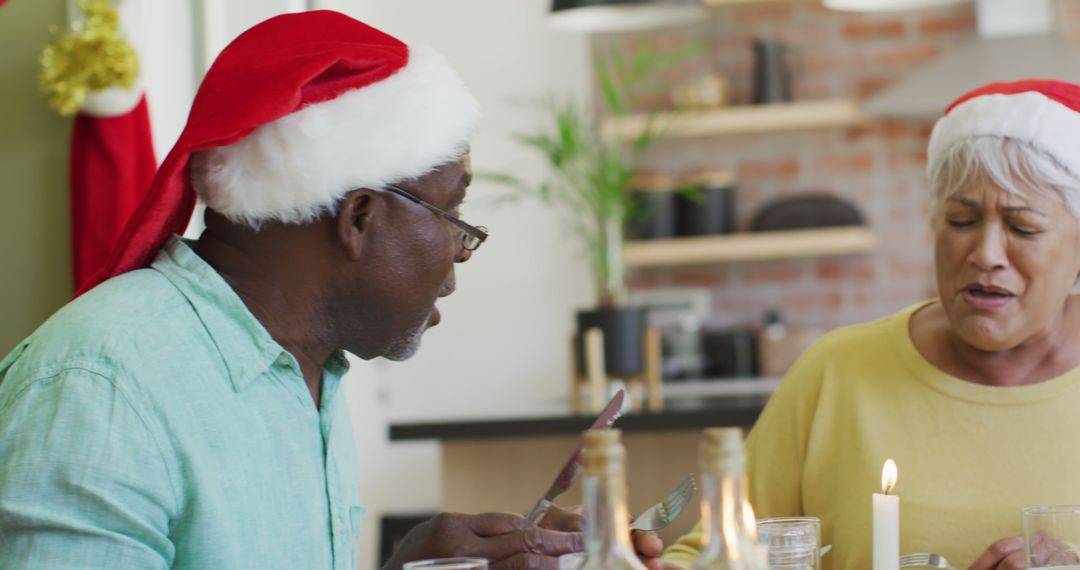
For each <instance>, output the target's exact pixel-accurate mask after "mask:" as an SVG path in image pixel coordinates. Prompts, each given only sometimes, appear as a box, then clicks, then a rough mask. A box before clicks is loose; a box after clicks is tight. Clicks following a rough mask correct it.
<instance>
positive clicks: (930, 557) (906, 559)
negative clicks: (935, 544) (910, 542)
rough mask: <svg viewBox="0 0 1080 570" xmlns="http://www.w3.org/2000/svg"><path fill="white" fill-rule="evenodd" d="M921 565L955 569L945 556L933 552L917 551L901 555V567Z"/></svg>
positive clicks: (946, 569) (943, 569) (949, 569)
mask: <svg viewBox="0 0 1080 570" xmlns="http://www.w3.org/2000/svg"><path fill="white" fill-rule="evenodd" d="M912 566H919V567H924V568H941V570H953V567H952V566H949V562H948V561H947V560H945V557H944V556H942V555H940V554H934V553H933V552H915V553H912V554H905V555H903V556H901V557H900V567H901V568H909V567H912Z"/></svg>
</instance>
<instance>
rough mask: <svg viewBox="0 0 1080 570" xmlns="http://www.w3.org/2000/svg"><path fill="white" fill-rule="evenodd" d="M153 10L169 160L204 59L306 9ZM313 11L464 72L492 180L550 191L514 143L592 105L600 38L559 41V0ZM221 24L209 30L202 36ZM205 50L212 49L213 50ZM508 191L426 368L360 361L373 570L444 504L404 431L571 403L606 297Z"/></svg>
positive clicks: (561, 241) (353, 1) (493, 210)
mask: <svg viewBox="0 0 1080 570" xmlns="http://www.w3.org/2000/svg"><path fill="white" fill-rule="evenodd" d="M128 1H131V0H128ZM139 1H141V2H142V3H143V10H144V13H143V15H142V20H143V21H144V22H145V23H144V25H145V26H147V27H148V28H149V29H153V30H154V33H153V34H152V35H153V36H154V41H153V43H151V44H149V47H148V48H147V49H146V51H145V52H144V54H143V56H144V63H145V64H146V65H147V69H148V74H147V79H148V83H149V92H150V97H151V112H152V120H153V122H154V129H155V142H156V143H157V146H158V149H159V154H160V156H159V159H161V158H164V154H165V152H166V151H167V150H168V148H169V147H171V146H172V143H173V142H174V141H175V139H176V137H177V136H178V135H179V132H180V129H181V128H182V127H183V123H184V121H185V120H186V117H187V110H188V107H189V106H190V102H191V99H192V97H193V95H194V89H195V86H196V85H197V81H196V79H195V77H196V71H195V70H198V69H202V63H201V62H200V61H199V60H200V59H201V58H202V57H204V56H205V55H207V54H209V55H213V54H216V53H217V51H219V50H220V49H221V48H222V47H224V45H225V43H227V41H229V40H230V39H231V38H232V37H233V36H235V35H236V34H238V33H239V32H241V31H243V29H245V28H246V27H247V26H249V25H251V24H252V23H254V22H256V21H258V20H260V19H262V18H265V17H268V16H270V15H273V14H275V13H280V12H283V11H291V10H293V9H295V8H296V0H274V1H273V2H269V1H265V0H245V1H243V2H235V1H232V2H228V3H227V4H226V3H224V0H200V1H199V2H197V3H189V2H187V1H184V0H139ZM193 4H194V6H195V8H194V9H193V7H192V6H193ZM314 4H315V7H317V8H329V9H335V10H339V11H342V12H345V13H347V14H349V15H351V16H353V17H355V18H357V19H359V20H361V21H364V22H367V23H369V24H371V25H374V26H375V27H378V28H380V29H382V30H384V31H386V32H388V33H390V34H393V35H395V36H398V37H400V38H401V39H403V40H405V41H416V42H421V43H426V44H429V45H432V46H434V47H435V48H436V49H438V50H439V51H440V52H442V53H443V54H444V55H445V56H446V57H447V59H449V61H450V62H451V63H452V64H453V65H454V67H455V68H456V69H457V70H458V72H459V73H460V74H461V75H462V76H463V77H464V79H465V81H466V83H467V84H468V85H469V86H470V88H471V89H472V90H473V92H474V94H475V95H476V96H477V98H478V99H479V100H480V102H481V104H482V105H483V107H484V121H483V124H482V126H481V129H480V131H479V133H478V134H477V137H476V138H475V140H474V144H473V169H474V170H475V171H477V172H483V171H498V172H512V173H514V174H516V175H518V176H520V177H523V178H525V179H528V180H538V179H539V178H540V176H542V175H543V173H544V169H543V164H542V163H541V162H540V161H539V159H538V158H537V157H534V156H532V155H531V154H530V153H529V152H527V151H525V150H523V149H522V148H521V147H520V146H518V145H517V144H516V143H514V142H513V141H512V139H511V136H512V134H513V133H515V132H521V131H525V130H529V129H532V128H535V127H536V126H537V124H538V123H539V122H540V121H542V120H543V117H542V116H541V115H540V113H539V112H538V111H536V110H535V109H533V108H531V107H530V106H529V105H528V104H527V102H528V101H535V100H538V99H540V98H543V97H545V96H548V95H552V94H558V95H562V96H575V97H581V98H584V97H586V96H587V92H588V91H587V86H588V83H589V77H588V73H589V72H588V53H587V42H586V38H584V37H583V36H579V35H574V34H567V33H564V32H556V31H553V30H550V29H549V28H548V27H547V25H546V23H545V21H544V17H545V15H546V11H547V9H548V5H549V0H513V1H507V0H455V1H454V2H446V1H441V0H321V1H316V2H314ZM206 16H208V17H209V19H210V20H211V22H210V27H209V28H206V29H199V28H198V25H199V22H202V21H203V20H204V17H206ZM160 38H164V39H163V40H162V41H158V39H160ZM200 42H203V43H205V44H206V46H205V47H202V48H200V45H199V44H200ZM504 192H505V190H503V189H500V188H498V187H494V186H492V185H491V184H490V183H485V182H483V181H477V182H475V183H474V184H473V187H472V188H471V189H470V192H469V198H468V201H467V204H466V205H465V207H464V208H463V210H464V211H463V214H464V217H465V219H466V220H468V221H470V222H472V223H475V224H482V225H486V226H487V227H488V228H489V229H490V230H491V238H490V239H489V240H488V241H487V242H486V243H485V244H484V246H483V247H482V248H481V249H480V250H479V251H478V252H477V253H476V255H475V256H474V257H473V259H472V260H471V261H469V262H468V263H467V264H465V265H462V266H459V269H458V284H459V285H458V290H457V292H456V293H455V294H454V295H453V296H451V297H449V298H447V299H443V300H441V301H440V303H439V305H440V309H441V311H442V314H443V319H442V323H441V324H440V325H439V326H438V327H436V328H435V329H432V330H431V331H429V332H428V333H427V334H426V335H425V338H424V346H423V348H422V350H421V351H420V353H419V355H418V356H416V357H415V358H414V359H412V360H411V361H409V362H405V363H389V362H385V361H375V362H359V361H357V362H355V363H354V367H353V371H352V372H351V373H350V375H349V378H348V379H347V382H346V386H347V389H348V395H349V398H350V401H351V403H352V411H353V422H354V427H355V429H356V439H357V446H358V451H359V457H360V463H361V466H360V467H361V481H360V486H361V497H362V499H363V500H364V501H365V503H366V504H367V505H368V507H369V511H368V517H367V520H366V524H365V529H364V532H363V536H362V546H361V548H362V552H363V554H362V556H361V562H360V568H361V569H362V570H370V569H371V568H374V566H375V557H376V555H377V550H378V542H377V541H378V521H379V517H380V515H381V514H382V513H384V512H409V511H430V510H435V509H437V508H438V507H439V505H440V503H441V501H442V497H441V482H440V480H439V476H438V468H439V454H438V447H437V445H435V444H433V443H411V444H401V443H397V444H393V445H391V444H390V443H389V441H388V439H387V428H388V424H389V421H391V419H423V418H442V417H450V416H466V415H470V414H477V415H495V414H502V415H511V414H514V413H529V412H530V411H535V410H537V409H540V408H543V407H547V408H549V409H550V408H552V407H555V406H561V405H562V402H563V401H564V400H565V397H566V394H567V392H568V385H569V378H568V370H569V366H570V365H569V335H570V333H571V330H572V328H573V314H574V311H575V310H576V309H577V308H579V307H584V306H587V305H588V304H589V303H590V301H591V298H592V288H591V283H590V281H589V277H588V274H587V273H586V266H585V263H584V262H582V261H579V260H578V258H577V257H578V251H577V250H576V245H575V244H574V243H573V242H572V241H571V240H569V239H566V238H564V237H563V233H562V229H563V226H562V225H561V223H560V219H559V218H558V217H556V215H555V214H554V213H553V212H551V211H550V210H548V209H547V208H544V207H542V206H539V205H537V204H536V203H533V202H529V203H522V204H519V205H512V206H505V205H504V206H498V205H495V204H492V203H491V202H492V200H493V199H494V198H495V197H497V196H498V195H500V193H504ZM403 286H406V285H405V284H403ZM528 507H529V505H521V506H520V507H519V508H520V509H521V510H524V509H527V508H528Z"/></svg>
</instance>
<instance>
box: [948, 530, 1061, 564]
mask: <svg viewBox="0 0 1080 570" xmlns="http://www.w3.org/2000/svg"><path fill="white" fill-rule="evenodd" d="M1025 556H1026V555H1025V553H1024V537H1022V536H1010V537H1008V538H1003V539H1001V540H999V541H997V542H995V543H994V544H991V545H990V548H987V549H986V551H985V552H983V553H982V555H981V556H979V558H978V559H977V560H975V563H974V564H972V565H971V568H970V569H969V570H990V569H995V570H1023V569H1024V568H1027V565H1026V561H1025V560H1024V557H1025ZM1031 562H1032V563H1033V564H1035V565H1038V566H1040V567H1041V566H1069V565H1075V564H1077V563H1080V556H1077V553H1076V552H1073V550H1072V548H1069V546H1068V545H1066V544H1064V543H1062V542H1061V541H1060V540H1058V539H1056V538H1054V537H1053V536H1051V535H1049V534H1046V533H1044V532H1042V531H1039V532H1036V533H1035V535H1034V536H1032V537H1031Z"/></svg>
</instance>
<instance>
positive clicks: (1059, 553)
mask: <svg viewBox="0 0 1080 570" xmlns="http://www.w3.org/2000/svg"><path fill="white" fill-rule="evenodd" d="M1024 558H1025V561H1026V563H1027V567H1028V568H1061V569H1064V568H1069V569H1075V570H1080V506H1078V505H1041V506H1037V507H1028V508H1026V509H1024Z"/></svg>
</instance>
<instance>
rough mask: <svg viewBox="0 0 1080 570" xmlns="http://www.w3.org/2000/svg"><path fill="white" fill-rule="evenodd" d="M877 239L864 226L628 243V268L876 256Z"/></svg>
mask: <svg viewBox="0 0 1080 570" xmlns="http://www.w3.org/2000/svg"><path fill="white" fill-rule="evenodd" d="M877 244H878V240H877V236H876V235H874V233H873V232H872V231H871V230H870V229H869V228H866V227H864V226H849V227H835V228H821V229H813V230H792V231H783V232H757V233H738V234H727V235H719V236H706V237H693V238H674V239H665V240H641V241H628V242H626V245H625V247H624V250H623V256H624V259H625V262H626V266H627V267H631V268H640V267H672V266H676V265H700V264H707V263H732V262H738V261H759V260H767V259H789V258H798V257H826V256H836V255H853V254H865V253H872V252H873V251H874V250H876V249H877Z"/></svg>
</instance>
